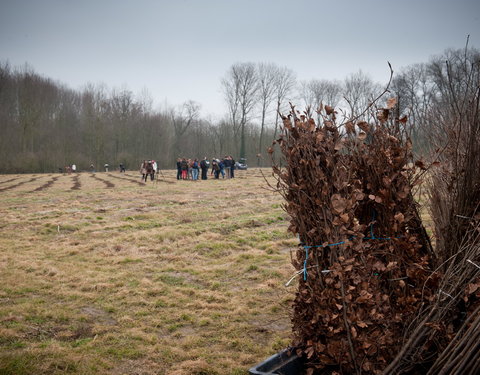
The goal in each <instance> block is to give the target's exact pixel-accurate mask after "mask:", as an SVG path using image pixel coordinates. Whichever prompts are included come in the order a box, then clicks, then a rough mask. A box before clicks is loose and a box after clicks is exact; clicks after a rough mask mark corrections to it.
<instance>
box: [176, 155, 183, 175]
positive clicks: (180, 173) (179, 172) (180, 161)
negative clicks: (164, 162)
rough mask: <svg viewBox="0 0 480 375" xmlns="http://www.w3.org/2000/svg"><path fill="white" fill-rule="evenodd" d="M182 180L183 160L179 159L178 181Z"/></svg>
mask: <svg viewBox="0 0 480 375" xmlns="http://www.w3.org/2000/svg"><path fill="white" fill-rule="evenodd" d="M181 179H182V159H180V158H178V159H177V180H181Z"/></svg>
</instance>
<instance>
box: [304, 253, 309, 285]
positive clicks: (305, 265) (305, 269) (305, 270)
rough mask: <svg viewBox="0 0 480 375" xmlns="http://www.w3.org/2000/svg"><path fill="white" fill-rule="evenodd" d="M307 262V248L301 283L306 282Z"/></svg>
mask: <svg viewBox="0 0 480 375" xmlns="http://www.w3.org/2000/svg"><path fill="white" fill-rule="evenodd" d="M307 261H308V247H306V248H305V261H304V262H303V281H307Z"/></svg>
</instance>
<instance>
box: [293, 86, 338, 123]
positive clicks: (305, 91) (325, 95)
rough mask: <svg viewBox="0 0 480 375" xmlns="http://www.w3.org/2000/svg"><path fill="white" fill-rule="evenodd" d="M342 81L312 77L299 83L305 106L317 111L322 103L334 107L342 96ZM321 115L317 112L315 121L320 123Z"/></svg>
mask: <svg viewBox="0 0 480 375" xmlns="http://www.w3.org/2000/svg"><path fill="white" fill-rule="evenodd" d="M341 94H342V83H341V82H339V81H329V80H327V79H322V80H319V79H312V80H310V81H308V82H302V83H301V96H302V99H303V101H304V102H305V107H306V108H308V109H309V110H311V111H312V112H313V111H317V113H318V110H319V109H320V106H321V105H322V104H326V105H329V106H332V107H336V106H337V104H338V103H339V102H340V100H341V98H342V95H341ZM320 121H321V116H320V114H319V113H318V115H317V122H318V123H320Z"/></svg>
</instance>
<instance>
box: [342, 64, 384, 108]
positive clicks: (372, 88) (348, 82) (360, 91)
mask: <svg viewBox="0 0 480 375" xmlns="http://www.w3.org/2000/svg"><path fill="white" fill-rule="evenodd" d="M381 90H382V87H381V86H380V85H379V84H377V83H375V82H373V80H372V79H371V78H370V77H369V76H368V75H367V74H365V73H363V72H362V71H361V70H359V71H358V72H357V73H353V74H350V75H349V76H348V77H347V78H345V81H344V86H343V93H342V94H343V98H344V99H345V101H346V102H347V105H348V107H349V112H350V116H351V117H355V116H358V115H360V114H361V113H362V112H364V109H365V108H367V107H368V106H369V103H370V101H371V100H372V99H373V98H374V97H376V96H377V95H378V93H380V92H381ZM369 112H370V111H367V112H366V113H365V115H366V116H369V115H370V113H369Z"/></svg>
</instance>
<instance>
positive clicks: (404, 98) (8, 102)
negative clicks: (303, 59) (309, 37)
mask: <svg viewBox="0 0 480 375" xmlns="http://www.w3.org/2000/svg"><path fill="white" fill-rule="evenodd" d="M466 53H467V55H468V61H475V59H477V60H478V55H479V53H478V51H476V50H473V49H470V50H468V51H465V50H448V51H446V52H444V54H443V55H440V56H438V57H435V58H432V59H431V61H430V62H428V63H422V64H415V65H412V66H409V67H406V68H404V69H403V70H400V72H395V75H394V81H393V84H392V86H391V91H392V94H395V95H396V96H397V97H398V98H399V106H398V107H399V111H401V112H402V113H408V114H409V115H410V118H411V119H412V120H413V123H415V124H416V128H415V132H414V137H415V138H416V144H417V145H418V146H419V147H420V148H426V147H427V142H426V138H425V137H424V135H425V134H426V133H428V126H429V124H430V123H431V122H432V121H433V120H432V119H433V117H432V115H431V113H430V111H431V108H432V104H434V103H435V102H438V100H439V99H440V98H441V97H443V96H444V95H445V94H447V93H448V92H449V91H451V88H450V87H448V85H447V84H446V82H445V74H444V73H445V72H444V71H442V69H443V68H442V67H443V65H442V63H444V62H445V60H448V61H449V62H450V65H449V66H450V69H451V74H459V72H460V71H461V69H462V63H461V61H464V59H462V57H463V56H464V55H465V54H466ZM219 84H220V85H221V87H222V88H223V92H224V98H225V104H226V106H225V117H224V118H223V119H222V120H219V121H215V122H212V121H209V120H207V119H205V118H202V117H201V116H200V108H201V104H200V103H196V102H193V101H187V102H185V103H184V104H182V105H179V106H172V107H169V108H163V109H161V110H158V109H154V108H153V105H152V99H151V98H150V96H149V94H148V93H147V92H143V93H141V94H140V95H134V94H133V93H132V92H131V91H129V90H128V89H111V88H108V87H105V86H104V85H92V84H88V85H86V86H85V87H84V88H83V89H82V90H73V89H71V88H69V87H67V86H66V85H64V84H62V83H60V82H56V81H53V80H51V79H49V78H47V77H43V76H42V75H40V74H38V73H36V72H34V71H33V69H32V68H29V67H28V66H25V67H21V68H18V67H11V66H10V65H9V64H8V63H0V134H1V136H0V173H13V172H52V171H57V170H58V168H60V167H63V166H65V165H68V164H72V163H75V164H76V165H77V166H78V168H79V169H80V170H84V169H87V168H88V166H90V164H92V163H93V164H94V165H95V166H97V168H99V167H100V166H102V165H103V164H104V163H109V164H110V165H118V164H119V163H123V164H125V165H126V166H127V168H131V169H136V168H137V167H138V165H139V162H140V161H141V160H143V159H145V158H155V159H156V160H158V162H159V165H160V167H161V168H173V167H174V161H175V159H176V158H177V157H179V156H186V157H190V156H195V157H203V156H207V157H213V156H215V157H220V156H224V155H225V154H231V155H233V157H234V158H235V159H237V160H238V158H240V157H245V158H247V160H248V164H249V165H250V166H257V165H258V166H263V165H265V164H266V163H267V160H268V158H266V157H265V153H266V148H267V147H268V146H269V145H270V144H271V142H272V140H273V139H275V138H276V136H277V134H278V133H279V128H280V122H279V112H280V113H287V112H288V108H289V106H288V102H289V101H293V102H296V103H302V104H304V106H305V107H306V108H308V109H309V110H310V111H311V112H312V113H315V111H316V109H317V108H319V106H320V104H321V103H323V104H328V105H330V106H333V107H336V108H337V109H338V110H339V111H341V110H342V109H343V111H344V113H345V115H346V116H350V115H352V114H353V115H359V114H360V113H359V112H360V111H361V109H363V108H365V107H366V106H367V105H368V103H369V102H370V101H371V99H372V98H373V97H376V95H377V94H378V93H379V92H380V91H381V90H382V86H381V85H380V84H378V83H376V82H374V81H373V80H372V79H371V78H370V77H369V76H368V75H367V74H365V73H363V72H361V71H359V72H357V73H353V74H351V75H349V76H348V77H346V78H345V79H344V80H343V81H335V80H326V79H323V80H321V79H312V80H310V81H303V82H298V80H297V78H296V74H295V73H294V72H293V71H292V70H291V69H289V68H287V67H279V66H277V65H276V64H272V63H268V64H267V63H261V64H254V63H251V62H244V63H236V64H233V65H232V66H231V67H230V68H229V70H228V71H227V72H226V74H225V76H224V78H223V79H222V81H221V82H220V83H219ZM167 95H168V93H167ZM368 113H369V112H366V114H365V115H363V117H364V118H365V120H367V121H368V120H369V119H368ZM317 120H319V121H320V120H321V119H320V118H317Z"/></svg>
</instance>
